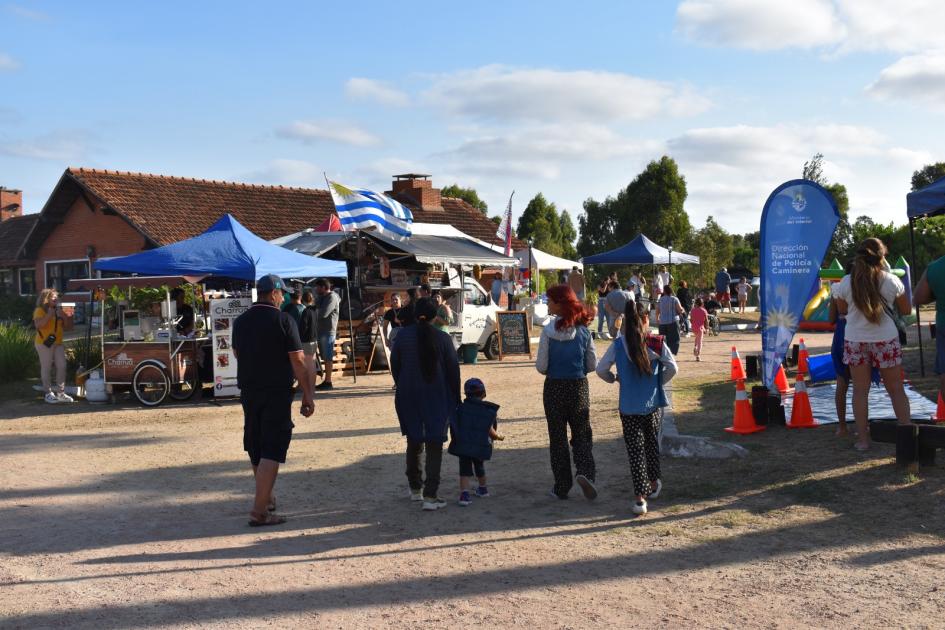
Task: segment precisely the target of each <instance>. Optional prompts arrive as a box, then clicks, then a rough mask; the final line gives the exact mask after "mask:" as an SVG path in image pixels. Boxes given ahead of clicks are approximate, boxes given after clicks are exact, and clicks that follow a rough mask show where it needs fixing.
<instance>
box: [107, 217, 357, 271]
mask: <svg viewBox="0 0 945 630" xmlns="http://www.w3.org/2000/svg"><path fill="white" fill-rule="evenodd" d="M95 268H96V269H98V270H99V271H111V272H116V273H136V274H139V275H142V276H173V275H180V276H206V275H213V276H219V277H222V278H234V279H238V280H247V281H250V282H253V281H255V280H257V279H258V278H261V277H262V276H264V275H266V274H270V273H271V274H275V275H277V276H279V277H280V278H300V279H308V278H316V277H329V278H344V277H347V275H348V268H347V265H346V264H345V263H344V262H342V261H337V260H323V259H321V258H314V257H312V256H306V255H305V254H298V253H296V252H293V251H290V250H288V249H285V248H284V247H279V246H278V245H271V244H270V243H268V242H266V241H265V240H263V239H261V238H260V237H258V236H256V235H255V234H253V233H252V232H250V231H249V230H247V229H246V228H245V227H243V226H242V225H240V223H239V221H237V220H236V219H234V218H233V217H232V216H231V215H229V214H225V215H223V216H222V217H221V218H220V220H219V221H217V222H216V223H214V224H213V225H212V226H211V227H210V228H209V229H208V230H207V231H206V232H204V233H203V234H201V235H199V236H195V237H193V238H189V239H187V240H185V241H180V242H179V243H172V244H170V245H165V246H164V247H159V248H157V249H152V250H150V251H146V252H141V253H140V254H132V255H131V256H122V257H121V258H110V259H108V260H100V261H98V262H97V263H95Z"/></svg>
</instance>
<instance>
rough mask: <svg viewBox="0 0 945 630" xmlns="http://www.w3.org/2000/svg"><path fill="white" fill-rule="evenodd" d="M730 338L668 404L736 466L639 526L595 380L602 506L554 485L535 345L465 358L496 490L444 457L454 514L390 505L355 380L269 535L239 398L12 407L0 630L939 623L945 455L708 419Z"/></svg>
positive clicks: (698, 467) (669, 493) (285, 482)
mask: <svg viewBox="0 0 945 630" xmlns="http://www.w3.org/2000/svg"><path fill="white" fill-rule="evenodd" d="M808 341H809V344H810V345H811V347H812V350H813V351H814V352H816V351H817V349H818V347H826V345H827V344H828V343H829V337H828V336H826V335H813V336H809V338H808ZM732 343H737V344H738V346H739V348H740V350H742V352H743V353H744V352H749V351H752V350H757V349H758V348H759V345H760V339H759V337H758V335H756V334H752V333H727V334H723V335H722V336H721V337H718V338H709V340H708V341H707V343H706V350H705V353H706V358H707V360H706V361H705V362H703V363H698V364H697V363H695V362H694V361H692V359H691V344H692V342H691V340H684V341H683V347H682V350H681V352H680V364H681V374H680V377H679V379H678V381H677V382H676V384H675V389H676V391H675V405H676V412H677V414H676V415H677V421H678V424H679V428H680V430H681V431H682V432H689V433H701V434H705V435H712V436H714V437H717V438H719V439H720V440H733V441H737V442H738V443H740V444H742V445H743V446H745V447H746V448H747V449H748V450H749V451H750V454H749V456H748V457H747V458H745V459H742V460H736V461H725V462H717V461H693V460H668V459H667V460H664V470H663V478H664V480H665V489H664V491H663V496H661V497H660V498H659V499H657V500H655V501H653V502H652V503H651V510H652V511H651V512H650V513H649V514H648V515H646V516H644V517H640V518H634V516H633V515H632V513H631V511H630V506H631V494H632V492H631V487H632V486H631V484H630V480H629V468H628V465H627V457H626V452H625V450H624V446H623V442H622V439H621V437H620V429H619V419H618V417H617V414H616V411H615V407H616V389H615V387H612V386H608V385H606V384H605V383H603V382H602V381H600V380H599V379H597V378H596V377H592V378H591V396H592V404H593V414H592V421H593V426H594V431H595V448H594V453H595V457H596V459H597V463H598V469H599V479H598V481H599V484H598V485H599V488H600V491H601V494H600V497H599V499H598V500H597V501H594V502H588V501H586V500H584V499H583V497H582V496H581V495H580V493H579V492H578V491H577V489H575V490H573V491H572V494H571V498H570V500H568V501H557V500H553V499H551V498H549V497H547V492H548V490H549V488H550V486H551V472H550V467H549V463H548V452H547V434H546V429H545V423H544V416H543V411H542V402H541V388H542V379H541V377H540V375H539V374H537V372H535V370H534V368H533V367H532V364H531V362H529V361H528V360H527V359H519V358H517V359H507V360H506V361H503V362H501V363H499V362H481V363H479V364H478V365H473V366H463V377H464V378H468V377H471V376H477V377H479V378H481V379H483V381H485V383H486V385H487V387H488V397H489V398H490V399H491V400H493V401H495V402H497V403H499V404H500V405H501V406H502V409H501V411H500V429H501V431H502V432H503V433H505V435H506V436H507V440H506V441H505V442H504V443H502V444H500V445H498V446H497V448H496V452H495V455H494V458H493V460H492V461H491V462H489V463H488V464H487V471H488V474H489V477H490V480H491V481H490V487H491V489H492V491H493V493H494V496H493V497H490V498H487V499H479V500H476V501H475V502H474V504H473V505H472V506H470V507H468V508H462V507H459V506H457V505H456V504H455V498H456V485H457V478H456V471H457V463H456V460H455V459H454V458H452V457H451V456H445V459H444V468H443V473H444V483H443V487H442V490H441V494H442V495H443V496H444V497H446V498H448V499H449V500H450V506H449V507H448V508H447V509H445V510H441V511H438V512H433V513H425V512H421V511H420V509H419V506H418V504H416V503H411V502H410V501H409V500H408V498H407V489H406V481H405V477H404V474H403V469H404V461H403V445H404V444H403V438H402V437H401V436H400V434H399V431H398V428H397V422H396V419H395V417H394V414H393V395H392V391H391V381H390V378H389V376H386V375H372V376H368V377H361V378H359V379H358V384H357V385H356V386H355V385H353V384H351V382H350V380H347V381H343V382H342V386H341V387H340V388H338V389H336V390H335V391H334V392H332V393H330V394H325V395H321V396H319V397H318V398H317V409H316V414H315V416H313V417H312V418H310V419H303V418H301V417H298V419H296V420H295V422H296V433H295V436H294V439H293V441H292V446H291V448H290V451H289V459H288V463H287V464H286V465H285V466H284V467H283V469H282V472H281V474H280V476H279V481H278V483H277V492H278V496H279V502H280V506H282V507H283V511H284V512H285V513H286V514H287V515H288V517H289V519H290V520H289V522H288V523H286V524H285V525H283V526H281V527H276V528H271V529H265V530H262V531H261V530H258V529H250V528H249V527H247V525H246V519H247V512H248V509H249V504H250V497H251V490H252V481H251V474H250V470H249V465H248V462H247V461H246V459H245V455H244V453H243V452H242V442H241V439H242V438H241V426H242V419H241V415H240V408H239V406H238V405H236V404H233V403H224V404H222V405H220V406H217V405H215V404H212V403H206V402H205V403H201V404H184V405H173V406H172V405H167V406H164V407H161V408H159V409H154V410H143V409H140V408H138V407H136V406H133V405H132V404H130V403H126V404H123V405H119V406H93V405H88V404H86V403H77V404H76V405H74V406H71V407H68V408H64V407H52V406H44V405H42V404H41V403H38V402H34V401H28V402H27V401H22V400H17V401H11V400H6V401H4V402H3V403H0V454H2V461H3V466H2V467H0V553H2V562H0V616H2V617H0V626H3V627H23V628H37V627H69V628H75V627H89V628H93V627H94V628H126V627H129V628H130V627H134V628H141V627H158V626H160V627H197V626H223V627H238V628H241V627H246V628H250V627H252V628H255V627H261V626H279V627H318V628H359V627H430V628H439V627H456V626H459V625H460V624H461V625H464V626H468V627H476V626H484V627H531V628H587V627H641V626H646V627H674V628H676V627H742V628H745V627H865V626H871V627H882V626H901V627H942V624H943V622H942V613H943V609H945V586H943V578H942V576H943V575H945V572H943V570H945V544H943V540H942V532H943V531H945V529H943V525H945V504H943V500H942V499H943V496H942V495H943V481H945V473H943V469H942V466H941V465H940V464H939V465H937V466H935V467H932V468H929V469H924V470H923V472H922V473H921V475H920V476H918V477H914V476H907V475H904V473H903V472H902V471H900V470H898V469H897V468H896V467H895V466H894V464H893V460H892V447H890V446H888V445H876V447H875V448H874V450H873V451H872V452H870V453H868V454H866V455H865V456H864V455H860V454H857V453H855V452H854V451H853V449H852V448H851V447H850V446H851V440H843V439H838V438H835V437H834V435H833V428H832V427H821V428H818V429H813V430H803V431H786V430H784V429H776V428H771V429H769V430H768V431H765V432H764V433H760V434H755V435H752V436H747V437H736V436H729V435H728V434H725V433H723V432H722V428H723V427H724V426H728V425H729V424H731V405H732V400H733V397H734V388H733V387H732V385H731V384H729V383H726V382H724V381H725V379H726V377H727V372H728V367H729V362H728V361H729V355H728V353H729V350H730V347H731V345H732ZM604 348H605V344H603V343H601V344H600V346H599V353H602V352H603V350H604ZM297 405H298V403H296V412H297V409H298V407H297Z"/></svg>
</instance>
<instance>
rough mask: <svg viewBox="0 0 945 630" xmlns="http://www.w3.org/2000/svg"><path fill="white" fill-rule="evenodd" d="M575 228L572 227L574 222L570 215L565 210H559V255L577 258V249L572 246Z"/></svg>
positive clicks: (574, 238)
mask: <svg viewBox="0 0 945 630" xmlns="http://www.w3.org/2000/svg"><path fill="white" fill-rule="evenodd" d="M577 236H578V235H577V230H575V229H574V222H573V221H571V215H570V214H568V211H567V210H562V211H561V255H562V256H564V257H565V258H567V259H568V260H576V259H577V250H576V249H575V248H574V242H575V241H576V240H577Z"/></svg>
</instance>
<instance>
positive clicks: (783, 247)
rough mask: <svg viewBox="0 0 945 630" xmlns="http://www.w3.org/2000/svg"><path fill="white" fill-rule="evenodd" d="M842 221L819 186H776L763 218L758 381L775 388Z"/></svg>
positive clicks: (805, 183)
mask: <svg viewBox="0 0 945 630" xmlns="http://www.w3.org/2000/svg"><path fill="white" fill-rule="evenodd" d="M839 220H840V213H839V212H838V211H837V204H836V202H835V201H834V199H833V195H831V194H830V192H829V191H827V190H826V189H825V188H823V187H822V186H820V185H818V184H816V183H814V182H812V181H809V180H806V179H795V180H792V181H789V182H785V183H784V184H781V185H780V186H778V187H777V188H776V189H775V190H774V192H772V193H771V196H769V197H768V201H767V202H765V207H764V211H763V212H762V214H761V325H762V342H761V343H762V363H763V368H762V381H763V382H764V384H765V385H767V386H768V387H771V386H772V385H773V383H774V378H775V376H776V375H777V372H778V367H779V366H780V365H781V362H782V361H783V360H784V356H785V355H786V354H787V350H788V347H789V346H790V345H791V340H792V339H793V338H794V333H795V332H796V331H797V326H798V324H799V323H800V320H801V316H802V315H803V313H804V307H805V306H806V305H807V302H808V300H809V299H810V297H811V293H812V292H813V291H814V288H815V287H817V286H819V282H820V279H819V278H818V272H819V271H820V265H821V263H822V262H823V260H824V254H826V253H827V247H828V246H829V245H830V240H831V239H832V238H833V231H834V229H835V228H836V227H837V222H838V221H839Z"/></svg>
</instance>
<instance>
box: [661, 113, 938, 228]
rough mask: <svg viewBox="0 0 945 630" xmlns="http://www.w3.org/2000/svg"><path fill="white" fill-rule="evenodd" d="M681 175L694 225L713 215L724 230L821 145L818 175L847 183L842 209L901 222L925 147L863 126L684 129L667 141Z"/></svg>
mask: <svg viewBox="0 0 945 630" xmlns="http://www.w3.org/2000/svg"><path fill="white" fill-rule="evenodd" d="M667 148H668V152H669V155H671V156H672V157H674V158H675V159H676V160H677V161H678V162H679V165H680V170H681V172H682V173H683V174H684V175H685V176H686V180H687V184H688V190H689V199H688V201H687V204H686V206H687V209H688V210H689V213H690V215H691V216H692V218H693V223H694V224H696V225H701V224H702V221H704V219H705V217H706V216H708V215H713V216H715V217H716V219H718V220H719V222H720V223H721V224H722V225H723V226H724V227H725V228H726V229H728V230H731V231H735V232H739V233H740V232H745V231H749V230H753V229H757V225H758V220H759V218H760V212H761V208H762V206H763V205H764V202H765V200H766V199H767V197H768V195H769V194H770V193H771V191H772V190H773V189H774V188H775V187H776V186H777V185H779V184H780V183H782V182H784V181H787V180H789V179H795V178H799V177H800V176H801V169H802V167H803V164H804V162H805V161H807V160H809V159H810V158H811V156H812V155H814V154H815V153H818V152H820V153H823V154H824V156H825V159H824V175H825V177H826V178H827V179H828V180H829V181H831V182H839V183H841V184H844V185H845V186H846V187H847V191H848V194H849V197H850V202H851V209H850V214H851V215H852V216H853V217H856V216H859V215H861V214H870V215H871V216H874V217H875V218H876V220H878V221H879V220H881V221H883V222H889V221H895V222H897V223H901V222H902V220H903V217H902V216H901V214H902V212H903V210H902V208H903V204H904V200H905V194H906V193H907V192H908V190H909V184H910V181H909V180H910V176H911V174H912V171H914V170H915V169H917V168H919V167H921V165H922V164H924V163H927V162H928V161H929V160H930V157H931V156H930V155H929V153H927V152H925V151H921V150H915V149H909V148H904V147H900V146H894V145H891V144H890V142H889V140H888V139H887V138H886V137H885V136H884V135H883V134H881V133H879V132H877V131H876V130H874V129H872V128H869V127H858V126H850V125H829V124H828V125H802V124H785V125H774V126H770V127H752V126H745V125H740V126H733V127H714V128H703V129H692V130H689V131H687V132H685V133H683V134H682V135H680V136H677V137H675V138H672V139H670V140H669V141H668V142H667Z"/></svg>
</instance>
